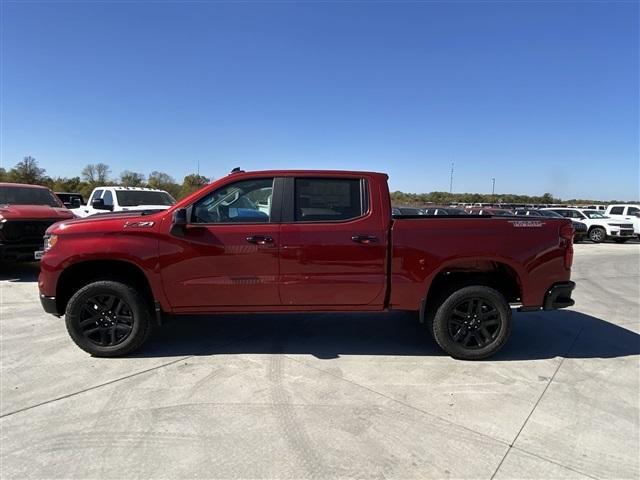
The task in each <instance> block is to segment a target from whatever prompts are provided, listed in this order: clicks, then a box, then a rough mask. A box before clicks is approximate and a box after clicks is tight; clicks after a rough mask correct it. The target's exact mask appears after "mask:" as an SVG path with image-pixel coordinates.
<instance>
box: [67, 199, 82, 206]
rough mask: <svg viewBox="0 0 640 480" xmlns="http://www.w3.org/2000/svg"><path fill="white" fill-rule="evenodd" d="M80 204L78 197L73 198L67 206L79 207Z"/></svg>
mask: <svg viewBox="0 0 640 480" xmlns="http://www.w3.org/2000/svg"><path fill="white" fill-rule="evenodd" d="M80 205H81V203H80V199H79V198H74V199H73V200H71V205H70V206H69V208H80Z"/></svg>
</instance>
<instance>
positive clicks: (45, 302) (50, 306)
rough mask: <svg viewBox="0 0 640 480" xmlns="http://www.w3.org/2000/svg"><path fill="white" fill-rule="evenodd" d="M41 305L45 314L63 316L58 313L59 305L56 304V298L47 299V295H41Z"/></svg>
mask: <svg viewBox="0 0 640 480" xmlns="http://www.w3.org/2000/svg"><path fill="white" fill-rule="evenodd" d="M40 303H41V304H42V308H43V309H44V311H45V312H47V313H50V314H51V315H55V316H56V317H59V316H60V315H61V314H60V313H59V312H58V305H57V303H56V297H47V296H46V295H40Z"/></svg>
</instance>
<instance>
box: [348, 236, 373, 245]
mask: <svg viewBox="0 0 640 480" xmlns="http://www.w3.org/2000/svg"><path fill="white" fill-rule="evenodd" d="M351 240H353V241H354V242H356V243H362V244H363V245H368V244H370V243H375V242H377V241H378V237H376V236H375V235H354V236H353V237H351Z"/></svg>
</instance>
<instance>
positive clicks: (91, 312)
mask: <svg viewBox="0 0 640 480" xmlns="http://www.w3.org/2000/svg"><path fill="white" fill-rule="evenodd" d="M65 323H66V326H67V331H68V332H69V335H70V336H71V339H72V340H73V341H74V342H75V343H76V345H78V347H80V348H81V349H82V350H84V351H85V352H88V353H90V354H91V355H94V356H96V357H117V356H120V355H126V354H128V353H131V352H133V351H134V350H136V349H138V348H140V346H142V344H143V343H144V342H145V341H146V340H147V338H148V337H149V334H150V333H151V314H150V311H149V307H148V302H146V301H145V298H144V297H143V296H142V295H140V294H139V293H138V292H137V291H136V290H135V289H133V288H132V287H130V286H129V285H126V284H124V283H120V282H115V281H110V280H105V281H98V282H93V283H90V284H89V285H86V286H84V287H83V288H81V289H80V290H78V291H77V292H76V293H75V294H74V295H73V296H72V297H71V299H70V300H69V303H68V304H67V309H66V312H65Z"/></svg>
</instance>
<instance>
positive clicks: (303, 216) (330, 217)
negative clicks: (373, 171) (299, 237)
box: [295, 178, 366, 222]
mask: <svg viewBox="0 0 640 480" xmlns="http://www.w3.org/2000/svg"><path fill="white" fill-rule="evenodd" d="M362 185H363V182H361V181H360V180H359V179H343V178H340V179H332V178H296V180H295V220H296V221H298V222H314V221H315V222H331V221H337V220H349V219H351V218H356V217H359V216H361V215H362V214H363V213H365V210H366V207H365V203H366V201H365V198H364V197H365V196H364V192H363V191H362Z"/></svg>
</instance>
